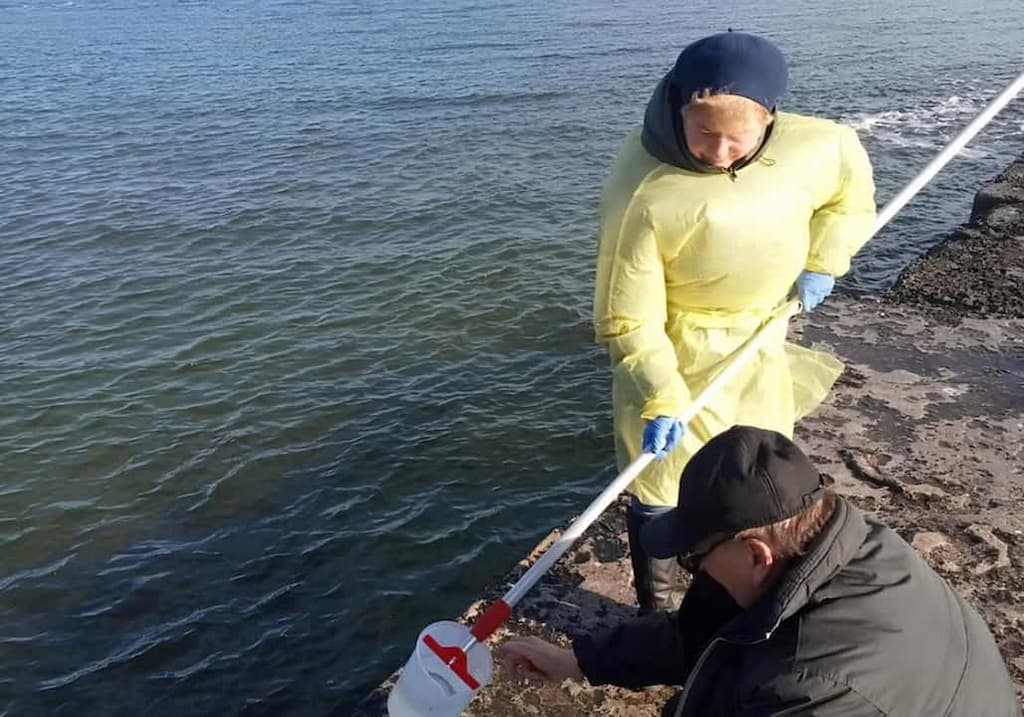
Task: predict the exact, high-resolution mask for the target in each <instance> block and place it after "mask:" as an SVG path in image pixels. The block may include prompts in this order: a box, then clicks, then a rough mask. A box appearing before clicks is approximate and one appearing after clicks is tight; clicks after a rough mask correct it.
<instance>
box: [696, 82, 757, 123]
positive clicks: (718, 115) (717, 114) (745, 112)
mask: <svg viewBox="0 0 1024 717" xmlns="http://www.w3.org/2000/svg"><path fill="white" fill-rule="evenodd" d="M682 111H683V116H684V117H685V116H686V115H688V114H691V113H700V114H704V115H706V116H709V117H713V118H714V120H715V122H716V124H723V125H729V126H735V125H749V124H759V125H761V126H764V127H767V126H768V125H769V124H771V122H772V120H773V119H774V117H773V116H772V113H771V112H769V111H768V110H767V109H766V108H765V107H764V105H762V104H760V103H758V102H755V101H754V100H751V99H748V98H746V97H741V96H740V95H730V94H728V93H727V92H721V91H719V92H712V91H711V90H710V89H703V90H698V91H697V92H694V93H693V95H692V96H691V97H690V101H689V102H688V103H686V104H685V105H683V110H682Z"/></svg>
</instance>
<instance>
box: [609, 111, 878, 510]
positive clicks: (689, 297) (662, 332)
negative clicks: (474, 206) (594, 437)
mask: <svg viewBox="0 0 1024 717" xmlns="http://www.w3.org/2000/svg"><path fill="white" fill-rule="evenodd" d="M874 220H875V203H874V184H873V181H872V172H871V165H870V161H869V160H868V157H867V155H866V153H865V152H864V149H863V148H862V147H861V144H860V142H859V140H858V139H857V135H856V133H855V132H854V131H853V130H852V129H850V128H847V127H843V126H841V125H838V124H836V123H834V122H831V121H829V120H824V119H817V118H811V117H803V116H800V115H793V114H787V113H781V112H780V113H778V115H777V118H776V120H775V127H774V130H773V132H772V134H771V136H770V138H769V139H768V142H767V144H766V145H765V147H764V150H763V152H762V154H761V155H760V157H759V158H758V159H757V160H756V161H755V162H753V163H752V164H750V165H748V166H746V167H744V168H742V169H740V170H738V171H737V172H736V175H735V177H730V176H729V174H727V173H724V172H723V173H721V174H698V173H695V172H689V171H685V170H682V169H679V168H677V167H674V166H672V165H669V164H665V163H663V162H660V161H658V160H657V159H655V158H654V157H652V156H651V155H650V154H648V153H647V151H645V149H644V147H643V145H642V144H641V141H640V131H639V130H637V131H635V132H633V133H632V134H631V135H630V136H629V137H628V138H627V140H626V142H625V144H624V145H623V147H622V148H621V150H620V152H619V155H618V157H617V159H616V162H615V166H614V168H613V170H612V173H611V175H610V176H609V178H608V180H607V182H606V183H605V187H604V192H603V196H602V202H601V230H600V245H599V249H598V260H597V283H596V290H595V297H594V323H595V333H596V337H597V340H598V341H599V342H601V343H603V344H606V345H607V348H608V352H609V356H610V359H611V368H612V404H613V410H614V413H615V421H614V423H615V449H616V457H617V461H618V464H619V468H620V470H621V469H622V468H624V467H625V466H626V465H627V464H628V463H629V462H630V461H632V460H633V459H634V458H636V457H637V456H638V455H639V454H640V449H641V438H642V434H643V430H644V426H645V425H646V422H647V420H649V419H652V418H655V417H657V416H678V415H680V414H681V413H682V411H683V409H684V408H685V407H686V406H687V404H688V402H689V401H690V400H691V399H692V398H693V397H695V396H697V395H698V394H699V393H700V392H701V391H702V390H703V388H704V387H705V386H706V385H707V383H708V382H709V381H710V380H711V379H712V378H713V377H714V376H715V374H716V373H717V371H718V370H720V368H721V367H722V365H723V362H724V361H725V360H726V359H727V358H728V357H730V355H731V354H732V353H733V352H734V351H735V350H736V349H737V348H738V347H739V346H740V345H741V344H742V343H743V342H744V341H746V340H747V339H748V338H750V336H751V335H752V334H753V333H754V332H755V331H756V330H757V329H758V328H759V327H760V326H761V325H762V324H763V323H764V322H765V321H766V319H767V318H768V317H769V316H770V315H771V313H772V311H773V310H774V309H776V308H777V307H779V305H780V304H781V303H783V302H784V301H785V300H786V298H787V295H788V294H789V292H790V290H791V288H792V287H793V284H794V282H795V281H796V278H797V276H798V275H799V274H800V272H801V271H803V270H804V269H807V270H810V271H815V272H821V273H826V274H831V275H833V276H841V275H843V274H845V273H846V272H847V271H848V270H849V268H850V259H851V258H852V257H853V255H854V254H856V252H857V251H858V250H859V249H860V248H861V246H862V245H863V244H864V243H865V242H866V241H867V240H868V238H869V236H870V233H871V230H872V227H873V224H874ZM780 329H781V330H779V331H778V332H777V335H775V336H772V337H770V338H769V340H768V341H767V342H766V344H765V345H764V348H762V349H761V350H760V351H759V353H758V354H757V355H756V356H754V357H753V358H752V359H751V360H750V361H748V363H747V364H746V365H745V367H744V368H743V369H742V370H740V371H739V372H738V373H737V374H736V375H735V377H734V378H733V379H732V380H731V382H730V384H729V385H728V386H727V387H726V388H724V389H723V390H722V391H720V392H719V393H718V394H717V395H716V396H715V397H714V398H713V399H712V400H711V402H710V404H709V405H707V406H706V407H705V408H704V409H703V410H701V411H700V412H699V413H698V415H697V417H696V418H695V419H694V420H693V421H691V422H690V424H689V425H688V426H687V431H686V435H685V436H684V438H683V440H682V442H681V443H680V444H679V445H677V446H676V448H675V449H674V450H673V451H672V453H671V454H669V456H668V457H667V458H666V459H665V460H663V461H656V462H654V463H652V464H651V465H650V466H649V467H648V468H647V469H646V470H645V471H644V472H643V473H642V474H641V475H640V477H638V478H637V479H636V480H635V481H634V482H633V484H632V485H631V486H630V489H629V490H630V492H631V493H633V494H634V495H636V496H637V498H639V500H640V501H641V502H643V503H647V504H649V505H675V504H676V501H677V499H678V490H679V476H680V473H681V472H682V469H683V467H684V466H685V465H686V462H687V461H688V460H689V458H690V456H692V455H693V454H694V453H695V452H696V451H697V450H699V449H700V447H701V446H703V445H704V443H706V442H707V441H708V440H710V439H711V438H713V437H714V436H715V435H717V434H718V433H720V432H722V431H724V430H726V429H727V428H729V427H730V426H732V425H734V424H747V425H753V426H759V427H762V428H770V429H774V430H777V431H779V432H780V433H783V434H785V435H787V436H790V437H791V436H792V434H793V425H794V423H795V422H796V421H797V420H799V419H800V418H801V417H803V416H805V415H807V414H808V413H809V412H810V411H812V410H813V409H814V408H815V407H816V406H817V405H818V404H819V403H821V401H822V400H824V398H825V396H826V395H827V394H828V391H829V389H830V388H831V386H832V384H833V383H834V382H835V380H836V378H838V377H839V374H840V373H841V372H842V364H841V363H840V362H839V361H838V360H837V359H835V358H834V357H832V356H830V355H828V354H824V353H820V352H817V351H811V350H809V349H805V348H802V347H799V346H796V345H793V344H788V343H786V341H785V338H786V337H785V326H782V327H780Z"/></svg>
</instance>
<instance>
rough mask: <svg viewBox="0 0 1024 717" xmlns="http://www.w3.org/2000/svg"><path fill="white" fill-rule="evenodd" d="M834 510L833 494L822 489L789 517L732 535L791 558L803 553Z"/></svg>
mask: <svg viewBox="0 0 1024 717" xmlns="http://www.w3.org/2000/svg"><path fill="white" fill-rule="evenodd" d="M835 509H836V494H835V493H834V492H833V491H832V490H830V489H826V490H825V494H824V495H823V496H822V497H821V498H820V499H818V501H817V502H816V503H815V504H814V505H812V506H811V507H810V508H807V509H806V510H804V511H803V512H800V513H797V514H796V515H794V516H793V517H792V518H787V519H786V520H782V521H779V522H778V523H772V524H771V525H766V526H763V527H761V528H751V529H750V530H744V531H743V532H741V533H737V534H736V538H738V539H744V538H756V539H757V540H760V541H762V542H764V543H767V544H768V546H769V547H770V548H771V549H772V552H773V553H774V554H775V555H776V556H777V557H780V558H794V557H796V556H797V555H803V554H804V553H805V552H806V551H807V546H808V545H810V544H811V541H812V540H814V539H815V538H816V537H818V533H820V532H821V529H822V528H824V527H825V523H827V522H828V519H829V518H831V517H832V513H833V511H835Z"/></svg>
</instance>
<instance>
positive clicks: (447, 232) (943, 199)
mask: <svg viewBox="0 0 1024 717" xmlns="http://www.w3.org/2000/svg"><path fill="white" fill-rule="evenodd" d="M731 8H732V9H731V10H730V11H728V12H726V11H723V10H722V9H721V4H720V3H717V2H715V3H713V2H695V3H689V4H687V6H686V7H685V8H683V7H682V6H679V7H674V6H673V7H669V6H666V5H665V4H663V3H655V2H648V1H642V2H632V3H627V4H623V3H613V2H605V1H603V0H601V1H594V0H590V1H588V2H581V1H580V2H576V1H573V2H567V3H557V4H551V3H542V2H526V3H517V4H508V3H490V2H472V1H469V0H433V1H428V2H426V3H399V2H375V3H368V2H366V3H362V2H360V3H356V2H340V3H339V2H334V3H326V2H303V3H298V2H283V1H281V0H267V1H265V2H220V3H212V2H170V1H169V0H168V1H166V2H138V3H132V4H127V3H109V2H106V3H100V2H78V1H75V2H66V3H65V2H46V1H43V2H32V3H25V2H9V1H0V17H2V22H0V97H2V98H3V101H2V102H0V157H2V158H3V161H0V208H2V211H0V237H2V238H0V310H2V311H0V316H2V319H0V382H2V383H0V385H2V386H3V394H2V399H3V400H0V457H2V468H0V715H10V716H11V717H13V716H14V715H92V714H104V715H137V714H139V713H141V712H142V711H143V710H145V711H146V712H147V713H148V714H151V715H154V716H155V715H175V716H180V715H211V714H217V715H264V714H267V715H270V714H273V715H325V714H342V715H344V714H347V713H348V712H349V710H350V709H351V707H352V705H353V704H354V702H355V701H356V700H357V699H358V698H359V696H361V694H362V693H363V692H365V691H366V690H367V689H368V688H369V687H370V686H371V685H373V684H375V683H376V682H377V681H379V680H380V679H381V678H382V677H383V676H384V675H386V674H387V673H388V672H389V671H390V670H391V669H393V668H394V667H396V666H397V665H398V664H399V663H401V662H402V661H403V660H404V659H405V657H406V655H407V653H408V650H409V649H410V647H411V645H412V641H413V639H414V636H415V634H416V632H418V630H419V629H420V628H421V627H422V626H423V625H425V624H427V623H429V622H431V621H433V620H435V619H439V618H443V617H452V616H454V615H456V614H458V613H459V612H460V611H461V609H462V608H463V607H464V606H465V605H466V604H467V603H468V602H469V601H471V600H472V599H474V598H475V597H476V596H477V595H478V594H479V592H480V590H481V589H482V588H483V586H484V585H485V584H487V583H488V582H491V581H493V580H495V579H496V578H498V577H499V576H501V575H502V574H503V573H505V572H506V571H507V570H508V569H509V568H510V567H511V566H512V565H513V564H514V563H515V562H516V561H517V560H518V559H519V558H520V557H521V556H522V555H523V554H524V553H525V552H526V551H527V550H528V549H529V548H530V547H531V546H532V545H533V544H534V542H535V541H536V540H537V539H538V538H539V537H540V536H542V535H543V534H544V533H546V532H547V531H548V530H549V529H550V528H551V527H552V526H553V525H554V524H556V523H559V522H561V521H563V520H564V519H566V518H567V517H568V516H569V515H571V514H572V513H573V512H574V511H575V510H577V509H578V508H580V507H581V506H582V505H584V504H585V503H586V502H588V500H589V499H590V497H591V496H593V495H594V494H595V493H596V492H597V491H598V490H599V488H600V487H601V486H602V484H603V483H604V482H605V481H606V480H607V479H608V478H609V477H610V469H611V466H612V463H613V458H612V445H611V436H610V429H611V426H610V415H609V405H608V403H609V402H608V391H609V389H608V380H607V375H606V370H605V359H604V357H603V355H602V353H601V351H600V350H599V349H598V348H597V347H595V346H593V345H592V343H591V338H590V328H589V310H590V292H591V283H592V261H593V255H594V235H595V210H596V202H597V197H598V192H599V188H600V183H601V180H602V178H603V176H604V174H605V172H606V171H607V169H608V164H609V161H610V159H611V157H612V156H613V154H614V152H615V149H616V147H617V145H618V143H619V142H620V141H621V139H622V138H623V136H624V135H625V133H626V132H627V131H628V130H629V129H630V128H631V127H632V126H633V125H634V124H635V123H637V122H638V121H639V119H640V118H641V116H642V111H643V106H644V103H645V101H646V99H647V97H648V95H649V93H650V91H651V89H652V87H653V85H654V83H655V82H656V81H657V79H658V78H659V77H660V75H661V73H662V72H663V71H664V70H665V69H666V68H667V67H668V66H669V65H671V63H672V62H673V60H674V58H675V55H676V54H677V52H678V50H679V49H681V47H682V46H683V44H685V43H686V42H687V41H689V40H692V39H695V38H697V37H699V36H701V35H703V34H706V33H708V32H711V31H717V30H720V29H723V28H724V27H726V26H733V27H735V28H738V29H747V30H751V31H757V32H764V33H767V34H770V35H771V36H772V37H774V38H775V39H776V40H777V41H778V43H779V44H780V45H781V46H782V47H783V48H784V49H785V50H786V52H787V53H788V55H789V56H790V58H791V62H792V92H791V93H790V97H789V99H788V103H787V106H788V108H789V109H793V110H797V111H805V112H813V113H820V114H826V115H829V116H833V117H837V118H839V119H842V120H843V121H846V122H848V123H850V124H852V125H853V126H855V127H857V128H858V130H859V131H860V134H861V137H862V139H863V141H864V143H865V144H866V146H867V147H868V150H869V152H870V154H871V156H872V158H873V160H874V163H875V166H876V170H877V180H878V185H879V196H880V199H881V200H882V201H884V200H886V199H887V198H888V197H890V196H892V195H893V194H894V193H895V192H896V191H897V190H898V189H899V188H900V187H901V186H902V185H903V184H904V183H906V182H907V181H908V180H909V179H910V178H911V177H912V176H913V175H914V173H915V172H916V171H917V170H918V169H920V168H921V167H922V166H923V165H924V164H925V163H926V162H927V161H928V159H930V158H931V156H933V155H934V154H935V153H937V152H938V151H939V149H940V148H941V147H942V146H943V144H944V143H945V142H947V141H948V140H949V139H951V138H952V137H953V135H955V133H956V132H957V131H958V130H959V129H960V128H961V127H962V126H963V125H965V124H966V123H967V122H968V121H969V120H970V119H971V118H972V117H973V116H974V115H975V114H976V113H977V112H978V111H980V110H981V108H982V107H983V106H984V104H985V103H986V102H987V101H988V99H990V98H991V97H993V96H994V95H995V94H997V93H998V92H999V90H1000V89H1001V88H1002V87H1003V86H1004V85H1005V84H1007V83H1008V82H1009V81H1010V80H1011V79H1012V78H1013V77H1014V76H1015V75H1016V74H1017V73H1018V72H1019V71H1020V70H1021V69H1024V67H1022V65H1024V55H1022V53H1021V51H1020V47H1021V46H1022V45H1024V22H1022V17H1024V9H1022V6H1021V5H1020V3H1019V1H1018V0H993V1H990V2H983V3H980V4H976V5H973V6H971V7H970V8H968V7H966V4H963V3H960V2H954V1H953V0H947V1H945V2H914V3H905V2H901V3H896V2H883V3H867V2H864V3H850V2H839V1H838V0H828V1H826V2H822V3H818V4H817V5H816V6H815V7H814V9H813V10H808V9H807V4H806V3H798V2H791V1H785V2H779V3H767V4H766V3H762V2H748V1H744V2H736V3H732V5H731ZM1022 132H1024V111H1022V103H1020V102H1018V103H1017V104H1015V105H1013V106H1012V107H1011V108H1010V109H1008V110H1007V111H1006V112H1005V113H1004V114H1003V115H1001V116H1000V117H999V118H998V119H997V120H996V121H995V122H994V123H993V124H992V126H991V127H990V128H989V129H988V130H986V131H985V132H984V133H983V134H982V135H981V136H980V137H979V138H978V140H977V141H976V143H975V144H974V145H972V147H971V148H970V149H969V150H968V151H967V152H965V153H964V155H963V156H962V157H960V158H958V159H957V160H956V161H955V163H954V164H953V165H952V166H951V167H950V168H949V169H948V170H947V171H946V172H945V173H943V174H942V175H941V177H940V178H939V179H938V180H936V182H935V183H934V184H933V185H932V186H931V187H929V188H928V190H927V191H926V192H925V193H924V194H923V195H922V196H920V197H919V198H918V199H917V200H915V202H914V203H913V204H912V205H911V206H910V207H908V209H907V210H906V211H905V212H904V214H903V215H901V217H899V219H898V220H897V221H896V222H894V223H893V224H892V225H891V226H890V228H889V229H887V230H886V231H885V232H884V233H883V234H882V235H880V236H879V237H878V238H877V239H876V240H875V241H874V242H873V243H872V244H871V245H870V246H869V247H868V248H867V249H866V250H865V251H864V252H863V253H862V255H861V256H860V257H859V258H858V260H857V263H856V267H855V270H854V272H853V274H852V275H851V276H850V277H849V278H848V279H847V280H846V281H845V283H844V284H843V287H842V290H844V291H847V292H859V293H864V292H867V293H870V292H877V291H879V290H880V289H882V288H884V287H885V286H887V285H888V284H889V283H890V282H891V281H892V280H893V279H894V278H895V276H896V274H897V273H898V271H899V270H900V269H901V268H902V266H904V265H905V264H906V262H907V261H908V260H909V259H910V258H912V257H913V256H916V255H918V254H920V253H921V252H923V251H925V250H926V249H927V248H928V246H929V245H931V244H932V243H934V242H935V241H936V240H937V239H938V238H939V235H940V234H941V233H942V232H944V231H946V230H948V229H950V228H951V227H953V226H954V225H956V224H957V223H959V222H961V221H964V220H965V219H966V217H967V214H968V211H969V207H970V201H971V198H972V195H973V192H974V190H975V189H976V188H977V186H978V185H979V183H980V182H981V181H983V180H985V179H988V178H989V177H990V176H992V175H993V174H994V173H996V172H997V171H998V170H999V169H1001V168H1002V167H1003V166H1004V165H1005V164H1006V163H1007V162H1008V161H1009V160H1010V159H1011V158H1013V157H1014V156H1015V155H1016V154H1018V153H1019V152H1020V151H1021V150H1022V149H1024V147H1022V144H1021V136H1022Z"/></svg>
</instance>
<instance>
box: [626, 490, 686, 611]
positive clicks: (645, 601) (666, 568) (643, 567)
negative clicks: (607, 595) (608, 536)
mask: <svg viewBox="0 0 1024 717" xmlns="http://www.w3.org/2000/svg"><path fill="white" fill-rule="evenodd" d="M650 519H651V518H650V517H649V516H645V515H643V514H641V513H638V512H636V511H634V510H632V509H627V510H626V533H627V535H628V536H629V558H630V561H631V562H632V563H633V584H634V585H635V586H636V601H637V604H638V605H639V606H640V609H639V610H638V614H639V615H646V614H648V613H651V612H656V611H662V610H665V611H670V612H671V611H672V610H675V609H676V608H677V607H678V606H677V605H676V604H675V601H674V599H673V596H672V593H673V592H674V591H675V590H678V589H679V586H678V585H677V577H678V574H677V571H678V570H679V568H678V566H677V564H676V560H675V558H666V559H664V560H660V559H658V558H652V557H650V556H649V555H648V554H647V552H646V551H645V550H644V548H643V546H642V545H641V544H640V529H641V528H642V527H643V526H644V524H645V523H646V522H647V521H648V520H650Z"/></svg>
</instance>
